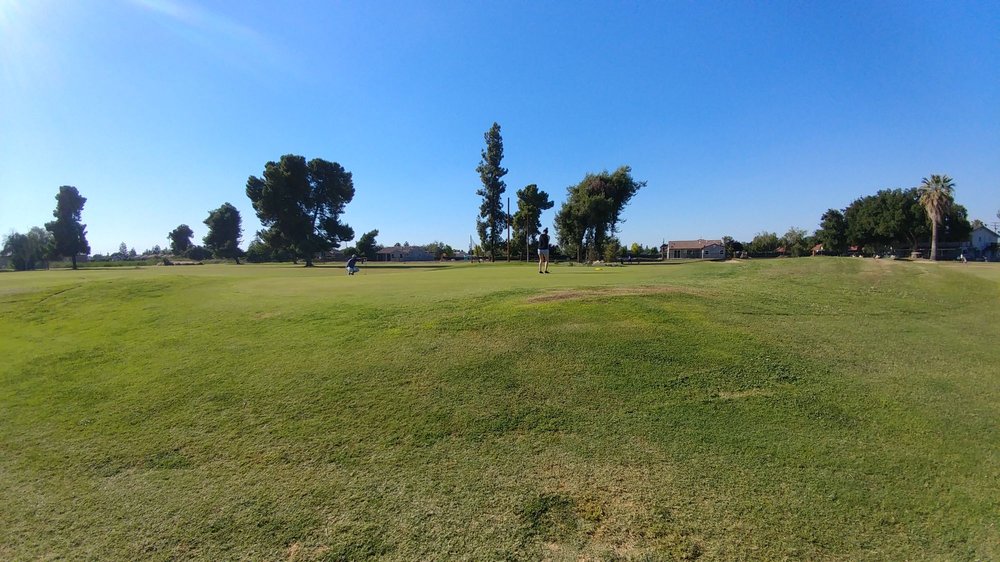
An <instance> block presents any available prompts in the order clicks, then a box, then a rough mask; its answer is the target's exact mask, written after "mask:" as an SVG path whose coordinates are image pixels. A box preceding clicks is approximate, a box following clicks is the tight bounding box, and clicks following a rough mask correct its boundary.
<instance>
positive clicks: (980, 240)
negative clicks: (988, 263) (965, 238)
mask: <svg viewBox="0 0 1000 562" xmlns="http://www.w3.org/2000/svg"><path fill="white" fill-rule="evenodd" d="M969 244H970V245H971V246H972V251H973V252H974V256H970V257H977V258H981V257H985V258H988V259H996V258H997V244H1000V235H998V234H997V233H996V232H993V231H992V230H990V229H989V228H986V227H985V226H980V227H978V228H976V229H975V230H973V231H972V234H970V235H969Z"/></svg>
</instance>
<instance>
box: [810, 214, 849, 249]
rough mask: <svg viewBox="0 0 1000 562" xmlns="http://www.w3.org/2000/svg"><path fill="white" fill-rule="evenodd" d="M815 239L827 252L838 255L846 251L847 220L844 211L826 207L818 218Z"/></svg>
mask: <svg viewBox="0 0 1000 562" xmlns="http://www.w3.org/2000/svg"><path fill="white" fill-rule="evenodd" d="M816 241H817V242H818V243H819V244H822V245H823V250H824V251H826V252H827V253H831V254H835V255H840V254H843V253H844V252H846V251H847V221H846V220H845V219H844V213H842V212H840V211H839V210H837V209H827V211H826V212H825V213H823V216H822V218H820V223H819V230H817V231H816Z"/></svg>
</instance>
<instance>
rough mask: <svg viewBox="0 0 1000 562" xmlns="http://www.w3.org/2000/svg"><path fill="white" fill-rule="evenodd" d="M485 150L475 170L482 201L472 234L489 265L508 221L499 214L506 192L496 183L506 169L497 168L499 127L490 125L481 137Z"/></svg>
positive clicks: (500, 143) (500, 153)
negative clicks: (475, 233)
mask: <svg viewBox="0 0 1000 562" xmlns="http://www.w3.org/2000/svg"><path fill="white" fill-rule="evenodd" d="M483 138H484V139H485V140H486V148H485V149H484V150H483V151H482V157H483V159H482V161H481V162H480V163H479V166H477V167H476V171H477V172H479V179H480V180H482V182H483V187H482V189H479V190H478V191H476V195H479V196H480V197H482V198H483V203H482V204H481V205H480V206H479V217H478V218H477V219H476V231H477V232H478V233H479V240H480V241H481V243H482V247H483V250H485V251H487V252H489V254H490V261H493V260H494V259H496V249H497V246H499V245H500V243H501V241H502V239H503V230H504V229H505V228H506V227H507V221H508V219H509V218H508V217H507V214H506V213H505V212H504V210H503V202H502V201H501V195H503V192H504V191H506V190H507V186H506V184H504V182H503V180H502V179H500V178H502V177H504V176H505V175H506V174H507V169H506V168H503V167H501V166H500V161H501V160H503V137H501V136H500V125H498V124H497V123H495V122H494V123H493V126H492V127H490V130H489V131H486V133H485V134H484V135H483Z"/></svg>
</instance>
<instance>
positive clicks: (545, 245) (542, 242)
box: [538, 228, 549, 273]
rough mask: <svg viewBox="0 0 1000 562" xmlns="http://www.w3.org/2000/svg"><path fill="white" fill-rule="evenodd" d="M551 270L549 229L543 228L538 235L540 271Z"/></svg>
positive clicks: (546, 271)
mask: <svg viewBox="0 0 1000 562" xmlns="http://www.w3.org/2000/svg"><path fill="white" fill-rule="evenodd" d="M548 272H549V229H548V228H543V229H542V235H541V236H539V237H538V273H548Z"/></svg>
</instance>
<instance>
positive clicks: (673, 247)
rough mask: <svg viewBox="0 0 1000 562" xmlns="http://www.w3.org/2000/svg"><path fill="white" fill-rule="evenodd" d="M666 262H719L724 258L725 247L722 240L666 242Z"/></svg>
mask: <svg viewBox="0 0 1000 562" xmlns="http://www.w3.org/2000/svg"><path fill="white" fill-rule="evenodd" d="M664 257H666V258H667V259H668V260H679V259H695V260H721V259H725V258H726V246H725V245H724V244H723V243H722V240H705V239H701V238H699V239H698V240H671V241H670V242H667V252H666V254H664Z"/></svg>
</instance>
